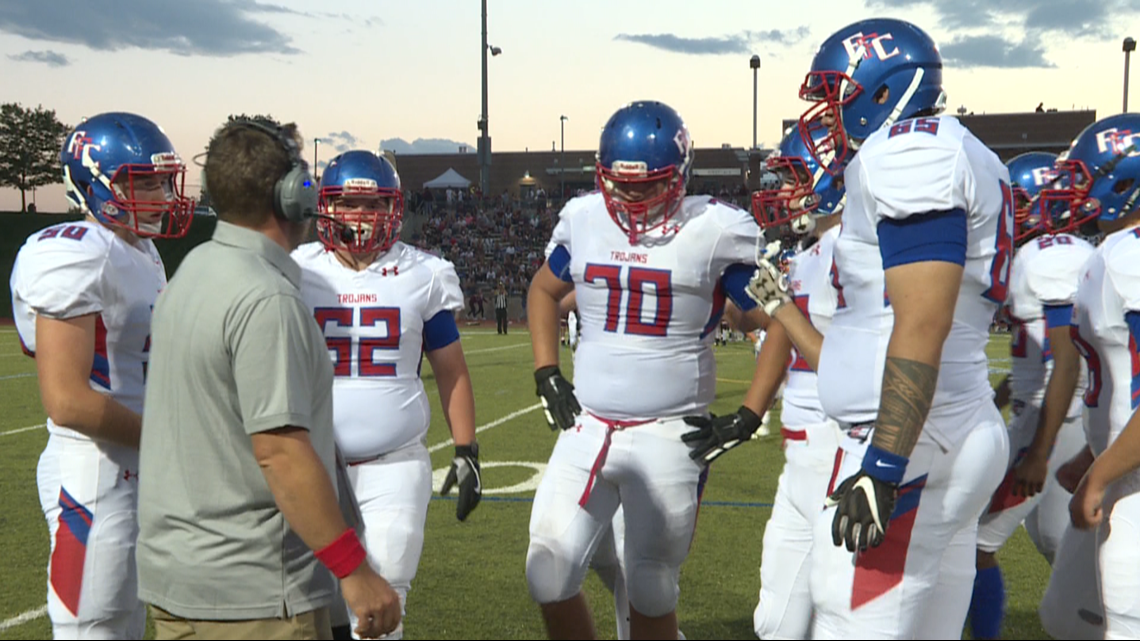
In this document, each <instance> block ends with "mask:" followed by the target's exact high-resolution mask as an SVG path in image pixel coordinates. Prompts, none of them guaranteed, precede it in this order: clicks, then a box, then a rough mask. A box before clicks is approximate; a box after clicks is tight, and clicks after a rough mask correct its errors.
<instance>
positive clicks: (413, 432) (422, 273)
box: [293, 242, 463, 462]
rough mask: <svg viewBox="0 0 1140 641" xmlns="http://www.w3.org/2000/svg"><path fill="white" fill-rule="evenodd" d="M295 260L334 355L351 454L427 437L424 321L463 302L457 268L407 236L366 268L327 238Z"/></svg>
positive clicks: (342, 426)
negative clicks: (345, 259)
mask: <svg viewBox="0 0 1140 641" xmlns="http://www.w3.org/2000/svg"><path fill="white" fill-rule="evenodd" d="M293 259H294V260H296V261H297V263H298V264H299V265H300V266H301V269H302V276H301V296H302V298H304V300H305V303H306V304H308V305H309V307H311V308H312V309H313V316H314V318H316V321H317V325H319V326H320V327H321V331H322V332H323V333H324V335H325V341H326V342H327V343H328V348H329V356H330V357H331V358H332V361H333V369H334V373H335V375H336V377H335V379H334V381H333V423H334V431H335V433H336V442H337V445H338V446H339V447H340V450H341V452H343V453H344V456H345V458H346V459H347V460H348V461H350V462H351V461H362V460H367V459H371V458H375V457H377V456H380V455H382V454H387V453H389V452H392V451H395V450H398V449H400V448H402V447H405V446H408V445H411V444H413V443H415V442H416V441H423V440H424V439H426V438H427V430H428V425H429V424H430V421H431V408H430V405H429V402H428V398H427V394H426V393H425V391H424V384H423V381H422V380H420V366H421V362H422V360H423V352H424V340H425V339H424V324H425V323H426V322H428V321H429V320H431V319H432V318H433V317H434V316H435V315H436V314H438V313H440V312H456V311H460V310H462V309H463V292H462V290H461V289H460V287H459V277H458V276H457V275H456V273H455V267H454V266H453V265H452V264H451V263H450V262H448V261H446V260H443V259H441V258H436V257H435V256H432V255H431V254H428V253H427V252H423V251H420V250H419V249H416V248H415V247H411V246H409V245H405V244H404V243H400V242H398V243H396V244H395V245H393V246H392V248H391V249H389V250H388V251H387V252H386V253H384V254H383V255H382V256H380V257H378V258H377V259H376V260H375V261H373V263H372V264H371V265H369V266H368V267H367V268H366V269H365V270H363V271H359V272H358V271H356V270H355V269H351V268H349V267H345V266H344V265H343V264H341V262H340V261H339V260H337V258H336V255H335V254H334V253H333V252H331V251H326V250H325V248H324V246H322V245H321V244H320V243H308V244H305V245H301V246H300V247H298V248H297V249H296V250H295V251H294V252H293Z"/></svg>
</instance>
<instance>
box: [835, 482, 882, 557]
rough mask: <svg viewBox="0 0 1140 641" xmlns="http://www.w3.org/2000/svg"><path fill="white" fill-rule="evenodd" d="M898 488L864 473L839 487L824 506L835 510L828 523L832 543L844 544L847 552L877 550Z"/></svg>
mask: <svg viewBox="0 0 1140 641" xmlns="http://www.w3.org/2000/svg"><path fill="white" fill-rule="evenodd" d="M898 491H899V486H898V484H897V483H891V482H888V481H883V480H880V479H877V478H875V477H873V476H871V475H869V474H867V472H866V471H864V470H859V472H858V473H857V474H855V475H854V476H851V477H848V478H847V480H845V481H843V482H842V483H840V484H839V487H838V488H836V490H835V491H834V492H832V493H831V495H830V496H828V497H827V500H826V502H825V503H824V504H825V505H826V506H827V507H836V506H837V507H838V509H837V510H836V511H835V518H834V519H832V521H831V542H832V543H834V544H835V545H836V547H838V546H840V545H843V544H844V543H846V545H847V551H848V552H855V551H856V550H858V551H860V552H863V551H865V550H866V549H867V548H868V547H873V548H874V547H879V545H880V544H881V543H882V542H883V539H884V537H885V536H886V533H887V525H888V524H889V523H890V520H891V514H892V513H893V512H894V510H895V499H897V498H898Z"/></svg>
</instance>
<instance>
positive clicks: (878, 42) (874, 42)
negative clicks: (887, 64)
mask: <svg viewBox="0 0 1140 641" xmlns="http://www.w3.org/2000/svg"><path fill="white" fill-rule="evenodd" d="M894 39H895V37H894V36H892V35H891V34H889V33H884V34H883V35H881V36H880V35H879V34H877V33H869V34H867V35H863V32H862V31H860V32H859V33H855V34H852V35H850V36H848V37H847V38H845V39H844V40H843V48H844V49H846V50H847V57H848V58H849V59H851V60H855V59H856V58H857V57H859V56H860V55H861V56H862V59H863V60H870V59H871V58H878V59H879V60H886V59H888V58H893V57H895V56H897V55H899V48H898V47H894V48H892V49H891V50H890V51H887V46H886V44H884V43H883V41H884V40H891V41H892V46H893V41H894Z"/></svg>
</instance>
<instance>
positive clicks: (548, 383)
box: [534, 365, 582, 430]
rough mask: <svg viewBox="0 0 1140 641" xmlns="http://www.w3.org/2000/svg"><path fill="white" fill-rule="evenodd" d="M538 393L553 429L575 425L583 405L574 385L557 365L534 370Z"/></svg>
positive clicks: (562, 428) (547, 419)
mask: <svg viewBox="0 0 1140 641" xmlns="http://www.w3.org/2000/svg"><path fill="white" fill-rule="evenodd" d="M534 382H535V383H536V384H537V385H538V390H537V392H536V393H537V394H538V397H539V398H540V399H542V409H543V413H545V414H546V422H547V424H549V425H550V429H552V430H568V429H570V428H571V427H574V419H575V418H577V416H578V415H579V414H581V413H582V406H581V405H578V399H577V398H575V397H574V386H573V385H571V384H570V381H568V380H566V379H565V378H563V377H562V371H561V370H559V369H558V366H557V365H548V366H546V367H540V368H538V369H537V370H535V372H534Z"/></svg>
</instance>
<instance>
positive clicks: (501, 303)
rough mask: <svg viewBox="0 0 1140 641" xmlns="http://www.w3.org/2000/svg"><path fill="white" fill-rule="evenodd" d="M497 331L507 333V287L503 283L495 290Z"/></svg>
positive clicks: (497, 332)
mask: <svg viewBox="0 0 1140 641" xmlns="http://www.w3.org/2000/svg"><path fill="white" fill-rule="evenodd" d="M495 333H496V334H503V335H506V333H507V288H506V287H504V286H503V284H502V283H499V288H498V289H496V290H495Z"/></svg>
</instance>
